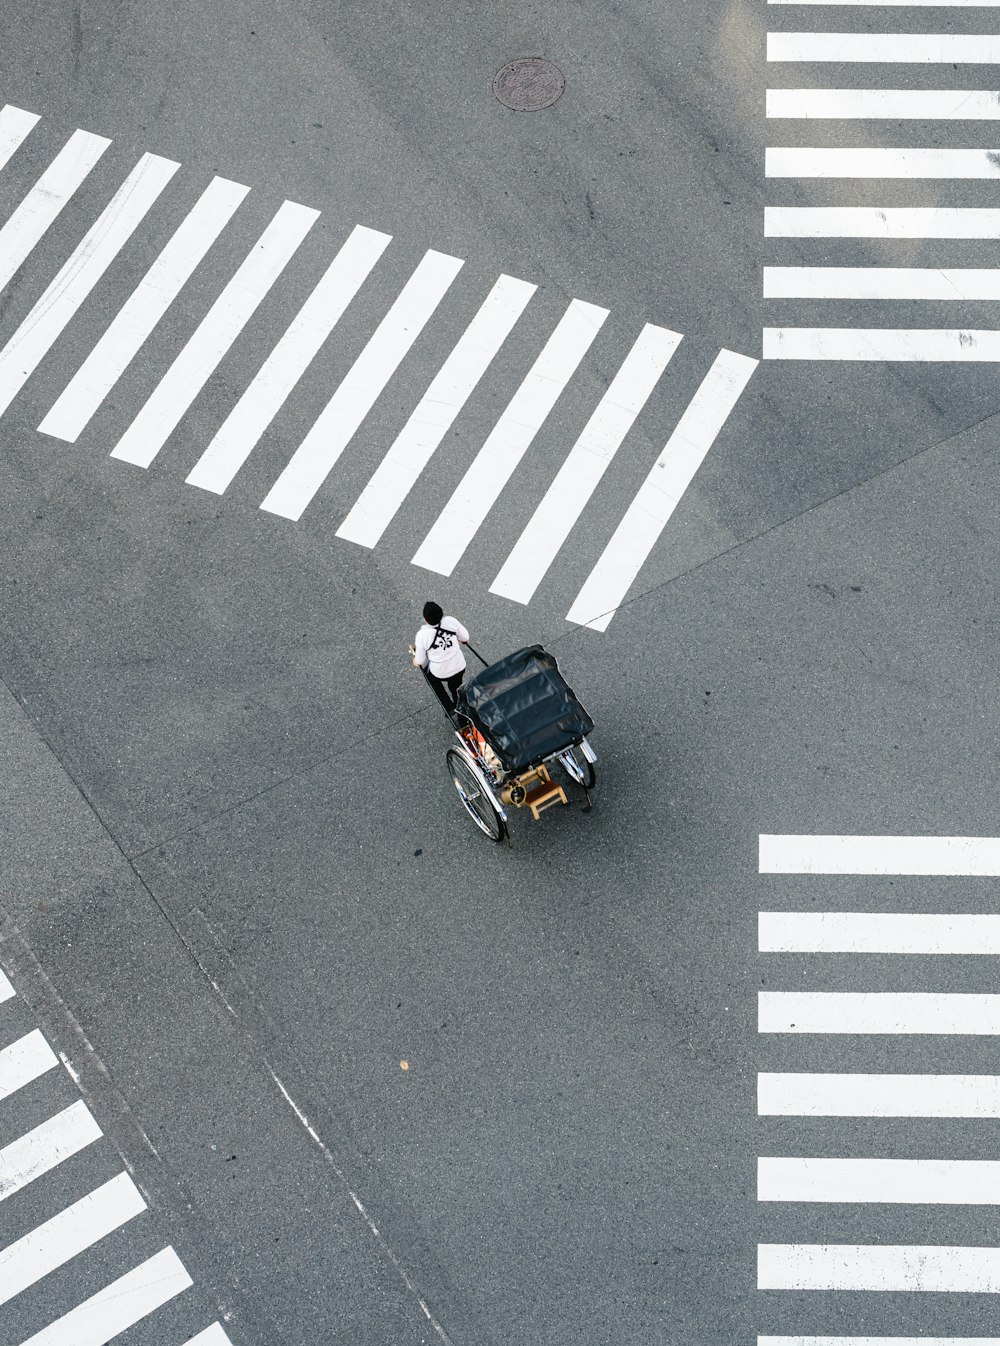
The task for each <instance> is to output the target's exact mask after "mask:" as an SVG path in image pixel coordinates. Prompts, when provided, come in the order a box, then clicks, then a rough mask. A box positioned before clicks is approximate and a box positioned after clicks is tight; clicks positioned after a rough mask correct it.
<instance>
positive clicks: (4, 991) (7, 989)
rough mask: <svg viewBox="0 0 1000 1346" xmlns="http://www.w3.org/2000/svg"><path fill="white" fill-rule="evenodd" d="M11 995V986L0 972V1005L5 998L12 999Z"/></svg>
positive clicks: (12, 991)
mask: <svg viewBox="0 0 1000 1346" xmlns="http://www.w3.org/2000/svg"><path fill="white" fill-rule="evenodd" d="M13 996H14V988H13V986H11V984H10V982H9V981H8V980H7V978H6V977H5V976H4V974H3V973H2V972H0V1005H2V1004H3V1002H4V1001H5V1000H11V999H13Z"/></svg>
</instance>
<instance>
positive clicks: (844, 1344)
mask: <svg viewBox="0 0 1000 1346" xmlns="http://www.w3.org/2000/svg"><path fill="white" fill-rule="evenodd" d="M789 2H790V0H768V3H769V4H772V5H783V4H787V3H789ZM883 2H884V3H889V4H902V3H904V0H883ZM998 2H1000V0H998ZM799 3H801V4H806V5H811V4H813V3H815V0H799ZM831 3H835V4H839V5H850V4H856V3H860V0H831ZM865 3H866V4H870V3H871V0H865ZM906 3H910V4H925V3H927V0H906ZM945 3H946V4H948V3H950V4H956V3H958V4H964V3H966V0H945ZM757 1346H1000V1337H758V1338H757Z"/></svg>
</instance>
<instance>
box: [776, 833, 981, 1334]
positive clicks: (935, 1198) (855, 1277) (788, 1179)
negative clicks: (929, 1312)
mask: <svg viewBox="0 0 1000 1346" xmlns="http://www.w3.org/2000/svg"><path fill="white" fill-rule="evenodd" d="M998 860H1000V840H998V839H996V838H989V837H985V838H984V837H905V836H863V835H862V836H839V837H838V836H829V835H828V836H808V835H802V836H795V835H776V834H774V835H761V837H760V839H759V865H758V867H759V871H760V873H761V874H762V875H767V876H793V878H792V882H790V883H788V884H787V888H785V889H783V888H782V887H781V882H780V879H779V880H777V881H776V880H775V878H774V877H772V878H770V879H769V880H768V890H769V892H773V893H774V894H775V895H778V894H779V893H783V894H784V896H785V897H786V899H791V902H792V906H791V908H790V909H789V910H780V909H771V910H762V911H761V912H760V913H759V916H758V951H759V953H760V954H762V955H765V956H766V960H767V961H766V968H767V975H766V976H765V977H762V980H765V981H767V982H768V983H771V984H773V983H774V982H775V981H778V982H779V983H780V981H781V979H782V977H783V976H784V972H783V969H786V968H787V969H789V970H791V969H792V967H793V965H792V964H790V963H788V962H787V961H786V960H787V959H788V958H789V957H790V956H796V955H802V954H807V955H810V956H811V957H812V958H813V959H814V960H815V959H817V958H823V957H835V958H837V959H838V960H839V961H838V962H836V963H831V964H830V967H831V969H833V968H842V967H843V958H844V956H845V955H848V954H849V955H852V956H853V957H854V958H855V959H856V961H857V967H858V969H859V975H861V973H860V969H863V968H871V969H873V970H874V969H878V968H883V967H884V960H885V958H886V957H887V956H891V957H895V958H901V959H903V960H905V962H904V963H903V964H902V965H903V966H908V967H910V968H919V967H920V966H921V960H926V959H927V958H949V959H953V958H955V957H962V958H969V959H971V960H973V961H975V960H978V959H981V958H982V957H983V956H993V957H995V956H996V955H997V953H998V952H1000V918H998V917H997V916H995V915H994V914H993V913H992V912H990V911H986V912H983V913H978V912H963V913H938V912H925V911H916V912H900V911H895V912H891V913H890V912H880V911H873V910H871V909H870V894H869V893H868V892H867V891H866V890H865V889H864V888H863V887H862V886H861V885H857V886H856V887H854V888H853V889H852V890H851V898H852V899H853V901H852V902H849V903H847V904H845V909H841V910H836V911H823V910H817V909H816V904H815V902H814V901H812V900H811V896H812V895H811V894H810V893H809V891H808V887H805V888H804V887H803V883H806V884H808V880H809V877H810V876H812V875H826V874H833V873H836V874H841V875H857V876H864V877H865V878H867V877H868V876H869V875H899V874H911V873H912V874H922V875H926V876H932V877H933V876H937V877H939V878H948V879H952V880H954V879H955V878H957V877H962V878H968V879H975V880H979V879H982V878H983V877H992V876H994V875H995V874H996V872H997V867H998ZM838 891H839V892H841V893H842V894H843V893H844V890H843V889H842V888H838ZM796 907H798V908H803V907H804V908H805V909H804V910H803V909H795V908H796ZM866 907H868V908H869V909H866ZM873 960H874V961H873ZM794 966H795V971H794V976H795V979H796V980H798V978H799V976H801V967H800V965H798V964H796V965H794ZM817 966H818V967H820V969H821V965H820V964H817ZM835 975H836V974H835V973H834V972H833V971H831V972H830V974H829V979H830V980H833V979H834V977H835ZM918 975H919V974H918ZM824 980H826V978H825V977H824V975H823V973H822V970H820V971H819V972H818V973H817V975H816V976H814V977H810V981H811V982H812V984H813V985H815V984H816V983H817V982H818V983H819V986H820V988H821V989H816V990H810V991H798V990H794V991H793V990H781V989H777V990H767V991H759V992H758V993H757V996H758V1017H759V1023H758V1027H759V1031H760V1033H761V1034H762V1035H772V1034H780V1035H783V1036H785V1035H787V1037H786V1050H785V1051H784V1052H783V1053H782V1064H783V1065H785V1066H786V1067H791V1066H794V1065H795V1064H800V1066H801V1069H798V1070H796V1069H791V1068H786V1069H783V1070H780V1071H766V1070H762V1071H760V1073H759V1074H758V1077H757V1112H758V1115H759V1117H761V1118H762V1119H766V1118H782V1117H801V1118H811V1119H829V1121H828V1125H827V1127H826V1128H825V1129H824V1128H822V1127H820V1126H818V1124H817V1123H816V1122H813V1123H812V1128H811V1129H810V1130H809V1131H808V1132H802V1135H801V1138H800V1139H799V1140H798V1141H797V1142H796V1143H795V1149H796V1150H797V1151H798V1152H789V1150H790V1149H791V1146H789V1144H788V1135H789V1134H794V1133H786V1138H785V1140H784V1141H780V1140H779V1135H780V1133H779V1132H777V1131H776V1132H775V1133H774V1137H773V1138H772V1139H771V1140H770V1141H769V1142H765V1143H767V1144H768V1149H769V1150H771V1151H772V1152H771V1153H768V1154H766V1155H762V1156H760V1157H759V1158H758V1161H757V1198H758V1201H759V1202H760V1203H761V1209H762V1212H763V1211H765V1210H766V1209H767V1208H768V1207H772V1206H778V1207H783V1206H786V1205H793V1206H796V1207H799V1208H804V1210H805V1211H806V1212H808V1211H809V1210H810V1208H812V1207H815V1209H816V1227H817V1230H818V1231H820V1232H821V1233H823V1234H824V1235H827V1237H826V1238H824V1239H823V1240H822V1241H817V1242H805V1241H803V1242H799V1243H779V1242H768V1241H765V1240H762V1241H761V1243H760V1244H759V1245H758V1249H757V1285H758V1289H759V1290H762V1291H768V1292H796V1298H795V1299H794V1300H793V1299H788V1300H787V1308H788V1311H789V1312H792V1313H794V1314H802V1313H808V1312H809V1309H808V1305H809V1304H811V1303H813V1302H816V1301H814V1300H813V1299H812V1298H808V1299H806V1298H803V1297H801V1295H799V1294H798V1292H801V1291H811V1292H817V1291H829V1292H837V1293H840V1294H843V1293H847V1294H859V1295H864V1294H871V1293H877V1294H893V1295H917V1296H920V1295H924V1294H947V1295H952V1296H961V1295H973V1296H981V1295H984V1294H1000V1247H993V1246H981V1245H979V1244H973V1242H972V1240H970V1241H969V1243H968V1245H967V1244H966V1243H964V1242H963V1241H962V1239H961V1235H959V1237H958V1238H955V1239H951V1240H949V1239H948V1238H947V1235H945V1239H944V1240H943V1241H942V1242H939V1243H935V1242H932V1241H929V1240H928V1241H927V1242H926V1243H913V1244H911V1243H906V1242H888V1241H884V1240H882V1241H880V1240H879V1239H878V1238H877V1237H873V1238H872V1240H871V1241H870V1242H859V1243H839V1242H833V1241H830V1240H829V1237H828V1230H829V1229H830V1228H831V1226H830V1225H829V1224H828V1219H829V1217H824V1216H823V1214H822V1211H823V1208H824V1207H830V1206H834V1207H836V1206H843V1205H854V1206H857V1207H859V1208H860V1209H861V1212H862V1218H864V1215H863V1213H864V1212H870V1213H872V1214H873V1216H877V1214H878V1213H879V1212H880V1211H881V1210H882V1209H883V1208H891V1209H894V1210H898V1209H899V1208H900V1207H907V1206H909V1207H937V1208H945V1207H955V1208H974V1207H977V1206H996V1205H1000V1162H998V1161H997V1160H995V1159H986V1158H981V1157H979V1156H978V1155H975V1154H973V1155H970V1154H969V1153H968V1152H966V1153H963V1152H962V1140H961V1137H962V1135H963V1133H962V1132H959V1131H955V1132H954V1133H953V1135H954V1139H953V1140H951V1141H949V1139H948V1137H949V1132H948V1131H947V1130H940V1129H939V1130H936V1131H935V1132H934V1133H933V1134H934V1135H935V1136H937V1137H942V1136H943V1137H944V1139H943V1140H941V1139H939V1140H938V1141H937V1142H936V1143H933V1144H932V1143H930V1142H926V1141H925V1142H924V1143H923V1144H922V1145H921V1146H920V1148H918V1149H917V1151H916V1153H914V1148H915V1147H914V1143H913V1141H912V1140H911V1139H908V1138H907V1137H906V1132H905V1130H903V1128H902V1126H901V1123H903V1122H905V1121H906V1120H907V1119H910V1118H941V1119H983V1120H992V1119H995V1118H997V1117H998V1116H1000V1076H997V1075H988V1074H983V1075H974V1074H959V1073H954V1074H948V1073H931V1071H930V1070H928V1072H927V1073H926V1074H912V1073H905V1072H903V1071H900V1072H899V1073H892V1072H881V1073H862V1072H860V1071H859V1072H856V1073H855V1072H838V1071H819V1072H818V1071H816V1070H815V1069H810V1066H811V1064H812V1061H811V1058H812V1057H813V1056H814V1054H815V1053H816V1052H817V1051H818V1050H819V1047H817V1045H816V1044H817V1043H820V1044H821V1043H822V1041H823V1040H824V1039H825V1038H826V1036H827V1035H831V1034H837V1035H851V1036H853V1037H855V1038H856V1042H855V1043H854V1044H852V1046H851V1049H850V1050H851V1056H852V1058H854V1059H856V1060H857V1061H858V1062H859V1064H860V1063H861V1062H863V1060H864V1054H865V1051H866V1042H867V1041H870V1040H871V1037H872V1035H877V1036H878V1038H880V1039H882V1040H884V1041H885V1042H887V1043H889V1044H891V1043H892V1042H893V1041H894V1040H895V1039H897V1037H898V1035H901V1034H917V1035H920V1036H922V1037H925V1038H926V1039H927V1040H928V1043H929V1044H936V1043H937V1042H940V1044H941V1045H940V1046H936V1045H929V1046H928V1047H927V1050H926V1053H921V1055H922V1057H924V1058H925V1059H928V1060H932V1059H935V1058H936V1059H937V1060H938V1061H940V1064H941V1065H942V1066H947V1065H948V1064H950V1063H951V1059H950V1058H952V1057H953V1055H954V1048H953V1047H952V1046H951V1044H950V1042H949V1039H952V1038H966V1039H974V1038H976V1037H983V1036H995V1035H996V1034H998V1033H1000V996H996V995H993V994H979V993H974V992H952V993H944V992H932V991H925V990H903V991H879V990H867V991H859V990H853V991H841V990H835V989H832V988H829V987H823V982H824ZM797 1034H803V1035H820V1036H819V1037H817V1038H812V1039H811V1038H810V1037H809V1036H806V1037H805V1039H804V1040H803V1042H802V1045H801V1046H800V1047H799V1048H798V1050H794V1049H793V1048H792V1042H793V1041H794V1035H797ZM766 1041H767V1038H766V1037H762V1038H761V1044H762V1049H763V1045H764V1043H765V1042H766ZM852 1118H861V1119H876V1123H869V1124H868V1126H867V1127H866V1128H855V1126H854V1125H852V1123H851V1121H850V1119H852ZM873 1125H877V1129H874V1130H873ZM827 1132H828V1133H829V1134H828V1135H827ZM917 1134H918V1135H919V1134H921V1133H920V1132H918V1133H917ZM927 1134H930V1133H927ZM873 1136H874V1137H877V1139H875V1141H874V1148H875V1150H876V1153H874V1154H873V1153H872V1152H871V1149H870V1148H869V1147H871V1146H872V1145H873V1139H872V1138H873ZM897 1141H901V1144H900V1149H901V1150H902V1151H903V1152H902V1153H900V1154H894V1153H893V1152H892V1150H893V1146H894V1144H895V1143H896V1142H897ZM966 1143H967V1142H966ZM779 1145H781V1146H782V1147H788V1148H784V1152H775V1151H777V1150H778V1147H779ZM827 1146H829V1148H830V1149H832V1150H833V1153H817V1150H819V1149H820V1148H822V1149H826V1148H827ZM866 1151H867V1152H866ZM942 1215H943V1213H942ZM833 1227H835V1226H833ZM807 1228H808V1227H807V1226H805V1225H803V1224H802V1223H801V1222H800V1223H799V1224H798V1226H797V1227H796V1229H795V1232H796V1233H799V1232H800V1231H801V1232H806V1231H807ZM878 1228H879V1226H878V1224H877V1223H873V1224H872V1231H873V1235H874V1234H875V1232H876V1231H877V1229H878ZM940 1228H941V1226H940V1224H939V1225H937V1226H935V1230H936V1231H939V1230H940ZM916 1229H917V1226H914V1230H915V1232H916ZM765 1230H766V1224H765ZM917 1236H918V1237H919V1234H918V1235H917ZM938 1236H939V1237H940V1233H938ZM819 1302H822V1301H819ZM914 1312H918V1310H917V1309H916V1308H915V1309H914ZM865 1313H866V1311H865V1310H864V1309H859V1310H858V1311H857V1315H858V1318H857V1321H858V1325H859V1327H860V1326H863V1323H864V1318H865ZM907 1321H912V1317H911V1318H908V1320H907ZM801 1326H802V1328H803V1334H802V1335H796V1336H766V1335H762V1336H759V1337H758V1339H757V1340H758V1346H857V1344H858V1343H863V1344H867V1346H875V1343H879V1344H880V1346H916V1343H917V1342H920V1343H924V1344H925V1346H926V1343H928V1342H931V1343H939V1346H945V1342H946V1341H947V1343H948V1346H961V1344H962V1343H963V1342H965V1343H967V1346H971V1339H969V1338H961V1337H954V1338H947V1339H945V1338H939V1337H928V1336H918V1337H898V1338H896V1337H871V1336H863V1335H859V1336H856V1337H851V1336H844V1337H825V1336H812V1335H807V1334H806V1333H807V1331H808V1328H809V1326H810V1324H809V1323H808V1322H807V1321H806V1322H803V1323H802V1324H801ZM975 1340H976V1342H977V1343H979V1346H983V1344H984V1343H987V1342H988V1341H989V1340H990V1339H988V1338H976V1339H975Z"/></svg>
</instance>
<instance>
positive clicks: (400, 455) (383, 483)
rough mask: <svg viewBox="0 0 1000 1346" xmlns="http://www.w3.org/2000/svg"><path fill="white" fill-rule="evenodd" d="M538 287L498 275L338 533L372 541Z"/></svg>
mask: <svg viewBox="0 0 1000 1346" xmlns="http://www.w3.org/2000/svg"><path fill="white" fill-rule="evenodd" d="M536 289H537V286H535V285H530V284H528V282H527V281H523V280H515V279H514V277H513V276H501V277H500V279H499V280H498V281H497V283H496V284H495V285H494V286H493V289H492V290H491V291H490V293H489V294H488V295H487V296H486V298H485V299H484V300H483V303H482V306H481V308H480V309H479V312H478V313H477V314H476V316H475V317H474V318H473V319H472V321H471V322H470V323H469V325H468V327H467V328H466V329H465V331H464V332H463V333H462V335H461V337H460V338H459V341H458V344H457V345H456V346H455V349H454V350H453V351H452V352H451V354H450V355H449V356H448V359H447V360H446V361H445V362H444V364H443V365H442V366H441V369H440V371H439V372H438V373H437V374H436V375H435V377H434V379H433V381H432V383H431V385H430V387H429V388H428V389H427V391H426V393H424V395H423V397H422V398H421V399H420V403H419V405H418V406H417V408H416V410H415V411H414V413H413V415H412V416H411V417H410V419H409V420H408V421H407V423H406V425H405V426H404V427H403V429H402V430H401V431H400V433H399V435H398V436H397V438H396V440H395V442H394V443H393V445H392V447H391V448H390V449H389V452H388V453H387V454H386V456H385V457H384V458H383V459H382V462H381V463H380V465H379V467H378V468H377V470H376V472H375V475H374V476H373V477H372V479H371V481H370V482H369V483H368V485H367V486H366V487H365V489H364V490H363V491H362V493H361V495H360V496H359V497H358V498H357V500H356V501H355V502H354V504H353V505H352V507H351V510H350V513H349V514H348V515H347V518H346V519H345V520H344V522H343V523H342V524H341V525H340V527H339V528H338V529H337V536H338V537H342V538H348V539H349V540H350V541H351V542H357V543H359V544H360V545H361V546H363V547H374V546H375V544H376V543H377V542H378V540H379V538H380V537H381V536H382V534H383V533H384V532H385V530H386V528H387V527H388V526H389V524H390V523H391V522H392V520H393V518H394V517H395V515H396V513H397V511H398V509H399V507H400V505H401V504H402V503H403V501H404V500H405V499H406V497H407V495H408V494H409V492H410V490H411V489H412V488H413V486H414V485H415V484H416V481H417V478H418V477H419V476H420V473H421V472H422V471H423V470H424V468H425V467H426V466H427V464H428V462H429V461H430V458H431V454H432V453H433V452H434V450H435V449H436V448H437V447H438V446H439V445H440V443H441V441H442V439H443V438H444V437H445V435H446V434H447V433H448V431H449V430H450V429H451V426H452V424H453V423H454V420H455V417H456V416H457V415H458V413H459V412H460V411H461V410H462V408H463V407H464V406H465V403H466V402H467V401H468V400H469V398H470V396H471V395H472V393H473V390H474V389H475V387H476V385H477V384H478V383H479V381H480V379H481V378H482V377H483V375H484V374H485V373H486V371H487V369H488V368H489V366H490V364H491V362H492V361H493V358H494V357H495V356H496V354H497V352H498V351H499V350H500V347H501V346H502V345H503V343H504V341H505V340H506V339H507V337H508V336H509V335H510V333H511V331H512V330H513V327H514V324H515V323H516V322H517V320H518V318H519V317H520V316H521V314H522V313H523V312H524V310H525V307H526V306H527V303H528V300H529V299H530V298H531V296H532V295H533V294H534V293H535V290H536Z"/></svg>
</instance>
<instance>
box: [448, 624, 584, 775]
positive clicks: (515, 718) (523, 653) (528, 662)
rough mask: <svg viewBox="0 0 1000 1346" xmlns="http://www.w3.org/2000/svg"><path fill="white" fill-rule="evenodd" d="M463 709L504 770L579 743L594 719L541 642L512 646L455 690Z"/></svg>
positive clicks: (525, 765) (517, 768) (531, 763)
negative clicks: (514, 649) (508, 652)
mask: <svg viewBox="0 0 1000 1346" xmlns="http://www.w3.org/2000/svg"><path fill="white" fill-rule="evenodd" d="M458 709H459V711H462V712H464V713H465V714H466V715H468V717H469V719H470V720H471V721H472V723H473V724H474V725H475V726H476V728H477V729H478V730H479V732H480V733H481V734H482V736H483V738H485V739H486V741H487V743H489V745H490V746H491V747H492V749H493V751H494V752H495V753H496V754H497V756H498V757H499V758H500V760H501V762H502V763H503V765H504V767H505V768H506V770H507V771H526V770H527V769H528V768H529V767H532V766H535V765H537V763H539V762H541V761H542V760H543V759H544V758H546V757H549V756H550V755H551V754H552V753H554V752H560V751H561V750H562V749H563V748H568V747H569V746H570V744H572V743H579V742H580V739H581V738H583V737H584V735H585V734H589V733H590V731H591V730H592V729H593V727H594V722H593V720H592V719H591V718H590V716H589V715H588V714H587V712H586V711H585V710H584V708H583V707H582V706H581V705H580V703H579V701H577V699H576V697H575V696H574V694H573V689H572V688H571V687H570V686H569V685H568V684H567V682H566V680H565V678H564V677H563V676H562V674H561V673H560V672H559V666H558V665H557V663H556V661H555V658H554V656H553V655H551V654H548V653H547V652H546V651H545V650H544V649H543V648H542V647H541V645H529V646H528V647H527V648H526V649H523V650H516V651H515V652H514V653H513V654H508V655H507V657H506V659H500V660H498V662H497V663H495V664H490V666H489V667H488V668H484V669H483V671H482V672H481V673H478V674H477V675H476V676H475V677H474V678H470V679H469V681H468V682H466V683H463V685H462V686H461V687H460V688H459V690H458Z"/></svg>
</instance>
